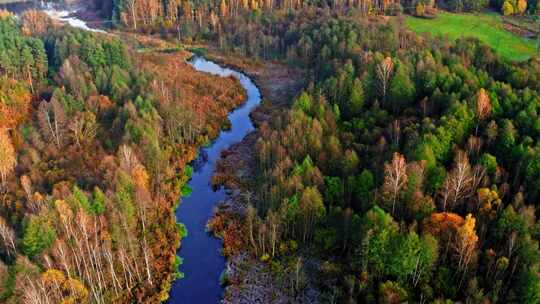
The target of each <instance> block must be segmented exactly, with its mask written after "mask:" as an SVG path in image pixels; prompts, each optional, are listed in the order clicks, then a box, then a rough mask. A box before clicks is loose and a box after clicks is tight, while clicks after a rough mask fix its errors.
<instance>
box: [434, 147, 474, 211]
mask: <svg viewBox="0 0 540 304" xmlns="http://www.w3.org/2000/svg"><path fill="white" fill-rule="evenodd" d="M473 182H474V178H473V172H472V170H471V165H470V164H469V158H468V157H467V154H466V153H465V152H463V151H458V152H457V155H456V157H455V159H454V167H453V168H452V170H451V171H450V173H449V174H448V175H447V176H446V179H445V180H444V183H443V189H442V190H441V193H440V196H441V204H442V209H443V211H446V208H450V209H452V208H455V207H456V206H457V205H458V204H460V203H462V202H463V199H465V198H468V197H469V196H470V195H471V194H472V190H473Z"/></svg>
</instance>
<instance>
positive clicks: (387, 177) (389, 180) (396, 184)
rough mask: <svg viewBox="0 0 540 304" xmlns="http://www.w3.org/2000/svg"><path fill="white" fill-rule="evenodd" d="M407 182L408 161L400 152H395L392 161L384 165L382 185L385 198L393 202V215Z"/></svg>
mask: <svg viewBox="0 0 540 304" xmlns="http://www.w3.org/2000/svg"><path fill="white" fill-rule="evenodd" d="M406 184H407V163H406V161H405V157H404V156H403V155H401V154H399V153H394V157H393V158H392V162H390V163H386V164H385V165H384V183H383V186H382V195H383V199H384V200H385V201H387V202H390V203H391V205H392V208H391V210H392V215H394V212H395V207H396V202H397V200H398V198H399V194H400V192H401V190H402V189H403V188H404V187H405V185H406Z"/></svg>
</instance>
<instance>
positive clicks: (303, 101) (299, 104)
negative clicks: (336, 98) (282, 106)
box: [294, 92, 311, 113]
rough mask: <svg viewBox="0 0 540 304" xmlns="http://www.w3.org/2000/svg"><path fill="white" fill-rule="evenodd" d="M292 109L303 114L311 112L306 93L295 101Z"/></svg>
mask: <svg viewBox="0 0 540 304" xmlns="http://www.w3.org/2000/svg"><path fill="white" fill-rule="evenodd" d="M294 107H295V108H298V109H300V110H302V111H304V112H305V113H309V111H310V110H311V97H310V96H309V95H308V93H306V92H302V94H301V95H300V97H298V99H296V102H295V103H294Z"/></svg>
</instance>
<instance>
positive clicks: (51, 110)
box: [38, 98, 67, 149]
mask: <svg viewBox="0 0 540 304" xmlns="http://www.w3.org/2000/svg"><path fill="white" fill-rule="evenodd" d="M38 120H39V124H40V126H41V128H42V129H43V132H44V133H45V135H46V137H48V138H49V139H50V140H51V141H52V142H54V144H55V145H56V147H57V148H58V149H60V148H61V147H62V145H63V138H64V133H65V130H66V129H67V128H66V124H67V119H66V114H65V112H64V109H63V107H62V105H61V104H60V103H59V102H58V101H57V100H56V99H54V98H53V99H52V100H51V101H50V102H47V101H45V100H43V101H41V103H40V104H39V111H38Z"/></svg>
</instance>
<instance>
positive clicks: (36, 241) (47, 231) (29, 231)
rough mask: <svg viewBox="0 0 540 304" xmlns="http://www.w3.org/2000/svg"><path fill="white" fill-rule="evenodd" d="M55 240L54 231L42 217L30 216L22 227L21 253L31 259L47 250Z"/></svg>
mask: <svg viewBox="0 0 540 304" xmlns="http://www.w3.org/2000/svg"><path fill="white" fill-rule="evenodd" d="M55 239H56V231H55V230H54V228H53V227H52V225H51V224H50V223H49V221H48V220H47V219H46V218H44V217H42V216H32V217H30V219H29V220H28V222H27V223H26V224H25V226H24V235H23V240H22V245H23V252H24V254H26V255H27V256H28V257H30V258H33V257H35V256H37V255H39V254H41V253H42V252H43V251H44V250H46V249H48V248H49V247H50V246H51V245H52V244H53V242H54V240H55Z"/></svg>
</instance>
